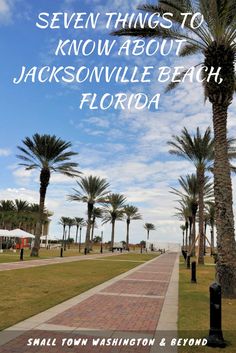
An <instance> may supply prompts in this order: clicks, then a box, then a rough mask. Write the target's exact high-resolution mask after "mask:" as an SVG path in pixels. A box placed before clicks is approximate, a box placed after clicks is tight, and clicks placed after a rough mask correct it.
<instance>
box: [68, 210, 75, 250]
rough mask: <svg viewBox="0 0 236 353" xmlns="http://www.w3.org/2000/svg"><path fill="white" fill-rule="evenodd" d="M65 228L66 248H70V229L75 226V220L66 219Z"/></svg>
mask: <svg viewBox="0 0 236 353" xmlns="http://www.w3.org/2000/svg"><path fill="white" fill-rule="evenodd" d="M67 226H68V246H70V231H71V228H72V227H74V226H75V219H74V218H70V217H68V219H67Z"/></svg>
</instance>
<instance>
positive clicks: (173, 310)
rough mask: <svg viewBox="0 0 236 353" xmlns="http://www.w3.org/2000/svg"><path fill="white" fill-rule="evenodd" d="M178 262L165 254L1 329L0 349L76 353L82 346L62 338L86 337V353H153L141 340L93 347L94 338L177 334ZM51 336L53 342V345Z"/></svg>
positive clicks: (5, 352)
mask: <svg viewBox="0 0 236 353" xmlns="http://www.w3.org/2000/svg"><path fill="white" fill-rule="evenodd" d="M178 260H179V254H177V253H166V254H164V255H161V256H159V257H158V258H155V259H153V260H151V261H149V262H147V263H144V264H142V265H140V266H138V267H136V268H134V269H132V270H130V271H128V272H126V273H124V274H122V275H120V276H118V277H115V278H113V279H111V280H109V281H107V282H105V283H103V284H101V285H99V286H97V287H95V288H93V289H91V290H89V291H87V292H85V293H83V294H81V295H79V296H77V297H75V298H72V299H70V300H68V301H66V302H64V303H62V304H59V305H57V306H55V307H53V308H51V309H49V310H47V311H45V312H43V313H41V314H38V315H36V316H34V317H32V318H30V319H28V320H25V321H23V322H21V323H19V324H17V325H15V326H13V327H11V328H9V329H7V330H5V331H3V332H2V333H1V334H0V352H1V353H10V352H11V353H12V352H17V353H18V352H19V353H23V352H24V353H31V352H32V353H36V352H37V353H44V352H51V353H62V352H63V353H64V352H67V351H68V352H71V353H74V352H78V347H77V346H73V344H72V346H68V345H65V346H63V347H62V340H63V339H65V340H67V339H68V340H71V341H70V342H72V341H73V340H74V339H77V341H78V339H79V338H80V339H87V340H88V343H87V344H86V345H85V346H80V347H79V352H82V353H85V352H86V353H87V352H91V353H93V352H96V353H97V352H101V353H110V352H117V353H118V352H119V353H120V352H122V353H123V352H124V353H132V352H133V353H138V352H140V353H143V352H144V353H146V352H147V353H148V352H151V351H152V350H153V349H154V347H153V346H150V345H141V343H140V345H138V343H137V342H136V345H130V346H129V345H128V346H123V345H122V344H121V345H119V346H109V345H106V344H105V343H104V345H102V346H99V347H97V346H95V347H94V346H93V344H92V341H93V340H94V339H95V338H99V337H100V339H105V340H107V339H108V338H109V339H118V338H119V339H122V340H123V339H124V338H126V339H128V338H129V339H130V340H132V339H133V340H134V339H136V340H137V339H138V338H139V339H140V340H141V339H143V340H151V339H153V338H155V339H156V344H158V345H159V340H161V338H163V337H166V335H167V333H169V334H170V335H171V336H173V337H175V336H176V332H177V313H178ZM108 266H109V265H108ZM29 338H32V339H33V338H36V339H39V340H40V342H41V343H42V342H43V343H45V342H48V343H49V344H48V346H47V347H45V346H41V347H40V346H37V347H35V346H34V347H32V346H27V342H28V339H29ZM53 339H54V341H53V342H54V343H55V346H53V345H51V343H52V340H53ZM43 340H44V341H43ZM47 340H49V341H47ZM66 342H67V341H66ZM68 342H69V341H68ZM73 342H74V341H73ZM106 342H108V341H106ZM116 342H117V341H116ZM145 342H146V341H145ZM161 349H162V350H161V352H176V347H174V348H173V347H169V346H167V347H164V350H163V347H162V348H161ZM154 351H155V350H154ZM158 352H159V350H158Z"/></svg>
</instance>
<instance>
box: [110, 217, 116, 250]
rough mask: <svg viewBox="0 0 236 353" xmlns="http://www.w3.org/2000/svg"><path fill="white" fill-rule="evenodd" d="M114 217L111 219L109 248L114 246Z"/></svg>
mask: <svg viewBox="0 0 236 353" xmlns="http://www.w3.org/2000/svg"><path fill="white" fill-rule="evenodd" d="M115 222H116V221H115V219H113V220H112V228H111V250H112V249H113V247H114V241H115Z"/></svg>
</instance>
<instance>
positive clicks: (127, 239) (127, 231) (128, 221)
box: [126, 219, 130, 251]
mask: <svg viewBox="0 0 236 353" xmlns="http://www.w3.org/2000/svg"><path fill="white" fill-rule="evenodd" d="M129 225H130V220H129V219H127V221H126V250H128V251H129Z"/></svg>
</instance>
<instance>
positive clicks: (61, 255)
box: [60, 247, 63, 257]
mask: <svg viewBox="0 0 236 353" xmlns="http://www.w3.org/2000/svg"><path fill="white" fill-rule="evenodd" d="M60 257H63V247H61V253H60Z"/></svg>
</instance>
